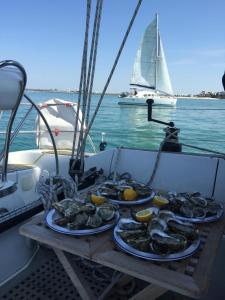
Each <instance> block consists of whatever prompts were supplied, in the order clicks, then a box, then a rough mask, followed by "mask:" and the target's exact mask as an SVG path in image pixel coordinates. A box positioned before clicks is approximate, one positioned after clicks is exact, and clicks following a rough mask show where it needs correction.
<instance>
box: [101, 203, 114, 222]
mask: <svg viewBox="0 0 225 300" xmlns="http://www.w3.org/2000/svg"><path fill="white" fill-rule="evenodd" d="M115 213H116V209H115V207H114V206H113V205H101V206H100V207H99V208H98V211H97V214H98V215H99V216H100V217H101V219H102V220H103V221H106V222H107V221H110V220H112V219H113V218H114V216H115Z"/></svg>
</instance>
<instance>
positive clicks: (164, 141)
mask: <svg viewBox="0 0 225 300" xmlns="http://www.w3.org/2000/svg"><path fill="white" fill-rule="evenodd" d="M178 132H179V129H178V128H177V130H175V131H174V132H172V133H169V134H168V136H167V137H166V138H165V139H164V140H163V141H162V143H161V144H160V147H159V150H158V153H157V156H156V161H155V165H154V168H153V171H152V175H151V177H150V179H149V181H148V182H147V184H146V185H149V186H150V187H151V185H152V182H153V180H154V178H155V174H156V171H157V169H158V165H159V160H160V156H161V153H162V147H163V146H164V144H165V143H166V142H168V141H169V140H171V138H172V137H174V136H176V134H177V133H178Z"/></svg>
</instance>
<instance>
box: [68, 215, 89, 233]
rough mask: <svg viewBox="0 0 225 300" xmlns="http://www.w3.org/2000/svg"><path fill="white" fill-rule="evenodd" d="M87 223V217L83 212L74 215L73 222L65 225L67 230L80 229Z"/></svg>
mask: <svg viewBox="0 0 225 300" xmlns="http://www.w3.org/2000/svg"><path fill="white" fill-rule="evenodd" d="M87 221H88V215H87V214H86V213H84V212H83V213H79V214H78V215H76V217H75V219H74V221H73V222H70V223H68V224H67V227H68V228H69V229H82V228H84V227H85V225H86V223H87Z"/></svg>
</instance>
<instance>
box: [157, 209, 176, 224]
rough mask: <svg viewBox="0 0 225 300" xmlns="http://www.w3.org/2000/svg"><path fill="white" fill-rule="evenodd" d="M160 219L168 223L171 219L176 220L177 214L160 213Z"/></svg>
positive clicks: (166, 211)
mask: <svg viewBox="0 0 225 300" xmlns="http://www.w3.org/2000/svg"><path fill="white" fill-rule="evenodd" d="M159 218H160V219H162V220H164V221H165V222H167V221H168V220H169V219H171V218H172V219H173V218H175V214H174V213H173V212H172V211H170V210H161V211H159Z"/></svg>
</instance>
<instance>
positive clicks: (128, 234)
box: [117, 229, 146, 242]
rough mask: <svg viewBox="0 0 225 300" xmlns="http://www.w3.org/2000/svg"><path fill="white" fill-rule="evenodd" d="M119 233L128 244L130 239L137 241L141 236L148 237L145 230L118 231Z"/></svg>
mask: <svg viewBox="0 0 225 300" xmlns="http://www.w3.org/2000/svg"><path fill="white" fill-rule="evenodd" d="M117 233H118V234H119V235H120V236H121V238H122V239H123V240H124V241H125V242H127V240H129V239H135V238H138V237H140V236H144V235H146V230H145V229H137V230H118V231H117Z"/></svg>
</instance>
